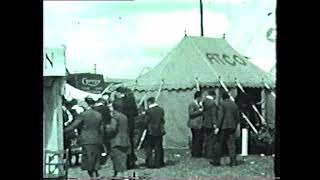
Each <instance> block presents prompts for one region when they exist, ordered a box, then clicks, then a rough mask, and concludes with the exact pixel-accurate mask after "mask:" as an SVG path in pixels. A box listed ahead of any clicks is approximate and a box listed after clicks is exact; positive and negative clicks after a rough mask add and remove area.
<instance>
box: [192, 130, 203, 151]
mask: <svg viewBox="0 0 320 180" xmlns="http://www.w3.org/2000/svg"><path fill="white" fill-rule="evenodd" d="M191 132H192V145H191V156H192V157H202V146H203V139H204V133H203V129H202V128H201V129H191Z"/></svg>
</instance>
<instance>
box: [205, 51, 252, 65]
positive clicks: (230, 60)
mask: <svg viewBox="0 0 320 180" xmlns="http://www.w3.org/2000/svg"><path fill="white" fill-rule="evenodd" d="M206 57H207V59H208V60H209V62H210V63H211V64H214V63H217V64H222V65H230V66H236V65H242V66H246V65H247V63H246V61H245V60H243V59H242V58H241V57H239V56H237V55H233V56H228V55H226V54H218V53H206Z"/></svg>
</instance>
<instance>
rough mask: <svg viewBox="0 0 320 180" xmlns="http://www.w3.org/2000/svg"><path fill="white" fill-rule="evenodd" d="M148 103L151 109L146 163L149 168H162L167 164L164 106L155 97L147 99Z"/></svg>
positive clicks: (146, 144) (148, 123)
mask: <svg viewBox="0 0 320 180" xmlns="http://www.w3.org/2000/svg"><path fill="white" fill-rule="evenodd" d="M147 103H148V107H149V109H148V110H147V112H146V121H147V135H146V139H145V141H146V143H145V151H146V156H147V157H146V165H147V167H148V168H160V167H163V166H164V165H165V164H164V159H163V158H164V157H163V147H162V141H163V136H164V135H165V130H164V123H165V120H164V110H163V108H162V107H160V106H159V105H158V104H156V102H155V98H154V97H150V98H149V99H148V100H147ZM153 151H154V153H153Z"/></svg>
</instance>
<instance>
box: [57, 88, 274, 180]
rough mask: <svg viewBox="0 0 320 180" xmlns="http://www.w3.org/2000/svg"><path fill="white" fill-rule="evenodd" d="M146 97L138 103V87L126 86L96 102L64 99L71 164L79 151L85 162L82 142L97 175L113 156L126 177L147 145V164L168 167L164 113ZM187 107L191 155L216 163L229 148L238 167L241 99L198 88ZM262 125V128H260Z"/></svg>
mask: <svg viewBox="0 0 320 180" xmlns="http://www.w3.org/2000/svg"><path fill="white" fill-rule="evenodd" d="M191 99H192V98H191ZM146 102H147V105H146V106H144V104H142V105H141V106H137V103H136V100H135V97H134V95H133V92H132V91H131V90H130V89H128V88H124V87H119V88H117V89H116V91H115V92H114V93H109V94H105V95H104V96H102V97H101V98H100V99H98V100H97V101H94V100H93V99H92V98H90V97H87V98H86V99H85V102H80V103H79V102H78V101H77V100H71V101H67V100H64V101H63V112H64V113H63V117H64V118H63V119H64V127H65V128H64V147H65V149H66V150H67V152H68V156H67V157H69V158H68V159H67V161H68V162H69V164H72V162H71V157H72V156H75V157H76V162H75V165H80V162H79V154H78V153H76V154H74V153H73V151H72V150H71V149H72V146H73V145H74V144H78V145H80V146H81V148H82V150H81V154H82V157H81V168H82V170H85V171H87V172H88V175H89V176H90V177H93V178H97V177H100V174H99V169H100V168H101V165H105V164H106V162H107V159H108V157H111V160H112V162H113V169H114V176H115V177H123V176H125V175H126V174H125V173H126V172H127V170H129V169H134V168H136V167H137V165H136V161H137V156H136V153H135V150H136V149H137V148H141V149H143V150H144V152H145V166H146V167H147V168H160V167H164V166H165V162H164V150H163V145H162V144H163V136H164V135H165V134H166V132H165V126H164V125H165V118H164V117H165V112H164V109H163V108H162V107H160V106H159V105H158V104H157V103H156V99H155V97H150V98H148V99H147V101H146ZM145 107H147V108H145ZM186 108H188V112H189V119H188V121H187V126H188V127H189V128H190V129H191V132H192V142H191V156H192V157H193V158H207V159H211V161H209V163H210V164H211V165H213V166H220V165H221V164H220V158H221V157H222V156H223V155H224V154H223V153H224V152H225V149H224V148H225V147H227V152H228V153H229V154H228V155H229V156H230V164H229V165H230V166H236V165H237V164H238V162H237V158H236V154H237V152H236V147H237V146H238V145H237V139H239V138H237V137H239V136H240V127H241V117H240V111H241V107H240V109H239V107H238V105H237V103H235V102H234V101H232V100H230V98H229V95H228V93H227V92H223V93H222V96H221V97H220V96H217V95H216V92H215V91H214V90H203V91H197V92H195V94H194V99H193V101H192V102H191V104H190V105H189V106H188V107H187V105H186ZM263 130H264V131H265V129H264V128H261V132H262V131H263ZM267 134H268V133H263V132H262V133H259V135H260V136H259V138H261V137H262V135H264V136H263V137H262V138H263V139H268V138H266V136H267ZM269 139H270V138H269Z"/></svg>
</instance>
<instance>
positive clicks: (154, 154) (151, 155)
mask: <svg viewBox="0 0 320 180" xmlns="http://www.w3.org/2000/svg"><path fill="white" fill-rule="evenodd" d="M146 141H147V142H146V146H145V153H146V166H147V167H149V168H159V167H162V166H163V165H164V159H163V147H162V136H146Z"/></svg>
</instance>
